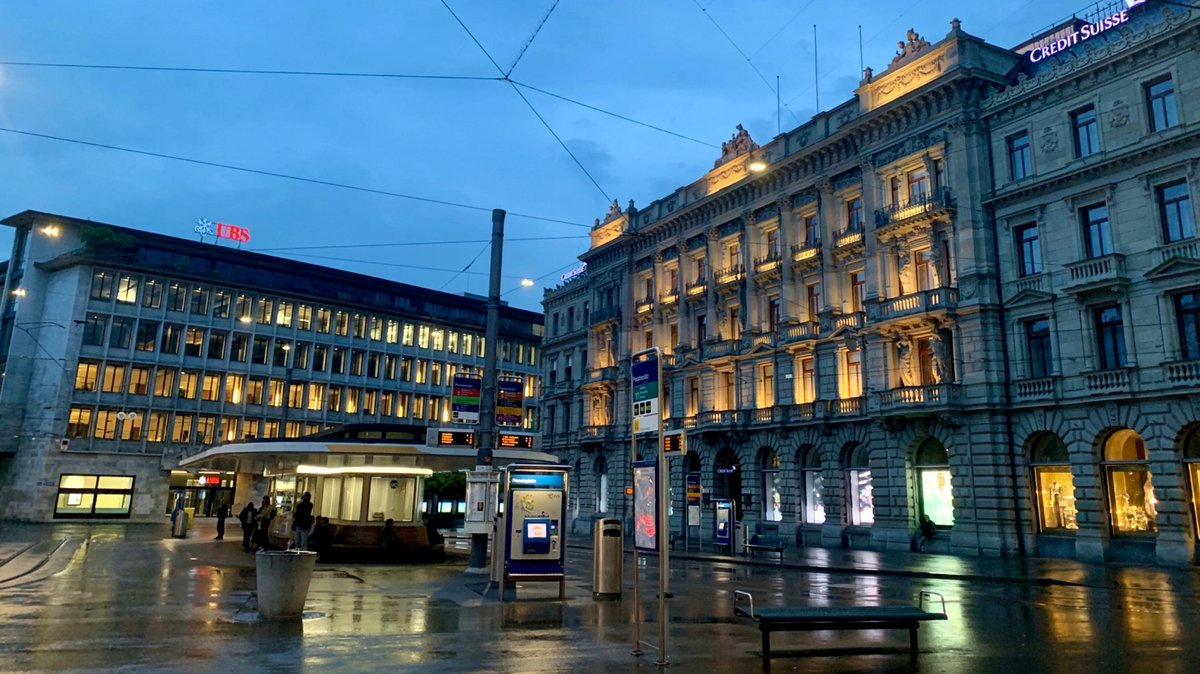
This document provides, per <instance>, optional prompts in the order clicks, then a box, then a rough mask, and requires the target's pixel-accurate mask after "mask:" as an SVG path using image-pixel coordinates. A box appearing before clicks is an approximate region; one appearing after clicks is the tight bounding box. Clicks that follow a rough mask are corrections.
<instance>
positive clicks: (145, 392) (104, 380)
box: [0, 211, 542, 520]
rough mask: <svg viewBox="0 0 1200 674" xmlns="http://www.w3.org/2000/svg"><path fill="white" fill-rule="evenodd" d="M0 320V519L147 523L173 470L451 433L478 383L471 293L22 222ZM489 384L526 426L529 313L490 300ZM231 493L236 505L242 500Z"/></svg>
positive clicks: (211, 486) (531, 413)
mask: <svg viewBox="0 0 1200 674" xmlns="http://www.w3.org/2000/svg"><path fill="white" fill-rule="evenodd" d="M4 224H6V225H8V226H10V227H12V228H14V229H15V236H14V245H13V250H12V254H11V257H10V259H9V262H8V264H7V267H6V272H5V285H4V297H5V300H4V303H3V307H2V311H0V316H2V317H3V324H2V328H3V329H2V330H0V340H2V341H0V355H2V359H3V365H4V377H3V389H0V424H2V428H0V490H2V491H3V493H4V495H5V498H4V499H3V500H2V501H0V517H6V518H19V519H27V520H48V519H52V518H56V517H57V518H79V517H85V518H86V517H98V518H103V517H108V518H131V519H134V520H139V519H140V520H151V519H154V520H158V519H160V518H161V517H162V515H163V513H164V512H165V511H166V510H167V509H168V507H169V504H168V502H167V501H168V485H170V486H171V488H173V489H175V490H177V491H182V492H185V494H186V496H187V499H188V502H187V503H186V504H185V505H186V507H188V508H189V509H191V508H195V509H196V510H197V512H198V514H210V513H211V512H212V511H214V510H215V508H216V505H217V500H222V501H227V500H228V499H229V498H231V497H232V496H233V487H234V485H233V484H232V481H233V477H232V474H230V475H222V474H221V473H219V472H215V473H213V474H208V475H199V476H195V475H193V476H190V477H189V476H183V475H179V474H175V475H172V473H171V469H173V468H175V467H176V466H177V465H178V461H179V459H180V458H182V457H184V456H187V455H191V454H194V453H196V452H198V451H201V450H203V449H205V448H207V447H209V446H211V445H214V444H218V443H223V442H230V441H235V440H244V439H248V438H295V437H300V436H304V435H310V434H312V433H315V432H317V431H322V430H325V429H328V428H330V427H333V426H340V425H343V424H351V423H355V424H362V423H389V422H390V423H404V424H425V425H428V426H441V425H449V422H450V420H451V415H450V412H451V410H450V399H451V396H452V387H451V382H452V379H453V377H454V375H455V374H456V373H461V374H476V375H479V374H481V373H482V366H483V351H484V338H483V335H484V328H485V326H484V317H485V301H484V299H483V298H476V297H464V296H456V295H450V294H447V293H440V292H435V291H431V290H427V289H424V288H419V287H415V286H411V285H406V284H401V283H394V282H390V281H385V280H382V279H378V278H373V277H369V276H364V275H360V274H353V273H349V272H344V271H341V270H337V269H331V268H327V267H320V266H316V265H311V264H305V263H301V262H296V261H292V260H284V259H280V258H275V257H270V256H267V255H262V254H259V253H252V252H246V251H240V250H236V249H234V248H231V247H228V246H217V245H213V244H210V243H203V242H197V241H188V240H184V239H179V238H175V237H169V236H163V235H160V234H152V233H148V232H143V231H138V230H133V229H128V228H124V227H117V226H112V225H105V224H101V223H95V222H90V221H83V220H76V219H72V218H67V217H61V216H57V215H51V214H47V213H39V212H33V211H26V212H24V213H21V214H18V215H15V216H12V217H10V218H8V219H7V220H5V221H4ZM500 336H501V341H500V343H499V344H498V352H497V353H498V356H497V358H498V362H499V364H500V368H501V372H500V376H501V378H503V379H508V380H517V379H519V380H520V381H522V382H523V383H524V392H525V403H526V404H525V406H524V419H523V424H522V425H523V427H524V428H527V429H535V428H536V426H537V423H538V408H537V405H536V402H535V401H536V396H537V393H538V389H539V388H540V383H539V372H538V366H537V364H536V363H537V362H538V355H539V354H538V352H539V350H540V348H541V339H542V320H541V315H540V314H537V313H534V312H530V311H524V310H519V309H514V308H511V307H503V308H502V310H501V324H500ZM243 488H244V490H245V491H246V492H248V487H247V486H246V485H242V486H241V487H239V493H238V499H239V501H241V500H242V491H243Z"/></svg>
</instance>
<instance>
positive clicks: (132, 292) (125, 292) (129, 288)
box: [117, 274, 138, 304]
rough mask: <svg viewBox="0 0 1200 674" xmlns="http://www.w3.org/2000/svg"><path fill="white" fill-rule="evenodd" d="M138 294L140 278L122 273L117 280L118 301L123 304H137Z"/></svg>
mask: <svg viewBox="0 0 1200 674" xmlns="http://www.w3.org/2000/svg"><path fill="white" fill-rule="evenodd" d="M137 296H138V278H137V277H136V276H129V275H127V274H121V278H120V279H118V280H117V301H118V302H120V303H121V304H136V303H137Z"/></svg>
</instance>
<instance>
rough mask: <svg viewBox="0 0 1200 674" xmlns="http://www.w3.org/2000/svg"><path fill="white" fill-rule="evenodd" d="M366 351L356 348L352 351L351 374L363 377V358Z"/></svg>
mask: <svg viewBox="0 0 1200 674" xmlns="http://www.w3.org/2000/svg"><path fill="white" fill-rule="evenodd" d="M365 356H366V353H364V352H363V351H361V350H359V349H354V350H352V351H351V352H350V374H352V375H354V376H356V377H361V376H362V373H363V360H364V358H365Z"/></svg>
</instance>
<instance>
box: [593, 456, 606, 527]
mask: <svg viewBox="0 0 1200 674" xmlns="http://www.w3.org/2000/svg"><path fill="white" fill-rule="evenodd" d="M596 512H598V513H606V512H608V462H607V461H605V460H604V457H603V456H598V457H596Z"/></svg>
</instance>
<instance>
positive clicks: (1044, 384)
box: [1012, 375, 1062, 403]
mask: <svg viewBox="0 0 1200 674" xmlns="http://www.w3.org/2000/svg"><path fill="white" fill-rule="evenodd" d="M1061 395H1062V377H1060V376H1058V375H1054V376H1050V377H1040V378H1038V379H1018V380H1017V381H1015V382H1013V383H1012V397H1013V401H1014V402H1017V403H1022V402H1032V401H1035V400H1057V399H1058V398H1059V397H1060V396H1061Z"/></svg>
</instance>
